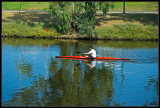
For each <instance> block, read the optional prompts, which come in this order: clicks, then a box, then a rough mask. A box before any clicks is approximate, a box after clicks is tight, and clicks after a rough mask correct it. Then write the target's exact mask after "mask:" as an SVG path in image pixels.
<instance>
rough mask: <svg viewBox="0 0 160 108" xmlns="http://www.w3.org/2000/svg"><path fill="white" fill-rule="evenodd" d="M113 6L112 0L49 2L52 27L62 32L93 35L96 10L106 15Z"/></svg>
mask: <svg viewBox="0 0 160 108" xmlns="http://www.w3.org/2000/svg"><path fill="white" fill-rule="evenodd" d="M113 6H114V5H113V2H51V3H50V5H49V7H50V14H51V20H52V27H54V28H56V30H57V31H58V32H61V33H64V34H67V33H71V30H73V31H75V32H77V33H78V35H79V36H94V35H95V34H96V33H95V16H96V11H97V10H102V11H103V15H106V14H107V12H108V11H109V9H110V8H113Z"/></svg>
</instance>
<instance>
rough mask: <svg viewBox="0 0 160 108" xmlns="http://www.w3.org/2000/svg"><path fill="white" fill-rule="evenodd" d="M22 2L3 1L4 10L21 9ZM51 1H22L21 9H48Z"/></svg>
mask: <svg viewBox="0 0 160 108" xmlns="http://www.w3.org/2000/svg"><path fill="white" fill-rule="evenodd" d="M20 4H21V2H2V10H19V9H20ZM48 8H49V2H22V5H21V10H48Z"/></svg>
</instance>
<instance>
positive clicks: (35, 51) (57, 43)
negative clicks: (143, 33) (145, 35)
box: [1, 38, 159, 106]
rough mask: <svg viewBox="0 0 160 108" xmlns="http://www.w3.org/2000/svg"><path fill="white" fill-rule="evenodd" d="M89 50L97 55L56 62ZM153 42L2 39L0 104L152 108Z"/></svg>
mask: <svg viewBox="0 0 160 108" xmlns="http://www.w3.org/2000/svg"><path fill="white" fill-rule="evenodd" d="M89 46H93V47H94V49H95V50H96V51H97V56H100V57H117V58H119V57H120V58H130V59H131V60H125V61H123V60H103V61H94V62H93V61H83V60H74V59H57V58H55V56H66V55H67V56H69V55H75V56H79V55H81V54H79V53H76V51H80V52H88V51H89ZM158 58H159V56H158V42H145V41H91V40H88V41H84V40H83V41H82V40H79V41H78V40H57V39H53V40H47V39H46V40H45V39H7V38H5V39H2V73H1V75H2V95H1V96H2V106H158V105H159V103H158V100H159V99H158V98H159V97H158V95H159V77H158Z"/></svg>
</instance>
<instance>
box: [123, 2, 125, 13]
mask: <svg viewBox="0 0 160 108" xmlns="http://www.w3.org/2000/svg"><path fill="white" fill-rule="evenodd" d="M123 13H124V14H125V2H124V4H123Z"/></svg>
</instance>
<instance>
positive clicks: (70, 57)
mask: <svg viewBox="0 0 160 108" xmlns="http://www.w3.org/2000/svg"><path fill="white" fill-rule="evenodd" d="M55 58H64V59H67V58H68V59H96V60H130V59H129V58H113V57H96V58H91V57H85V56H56V57H55Z"/></svg>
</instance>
